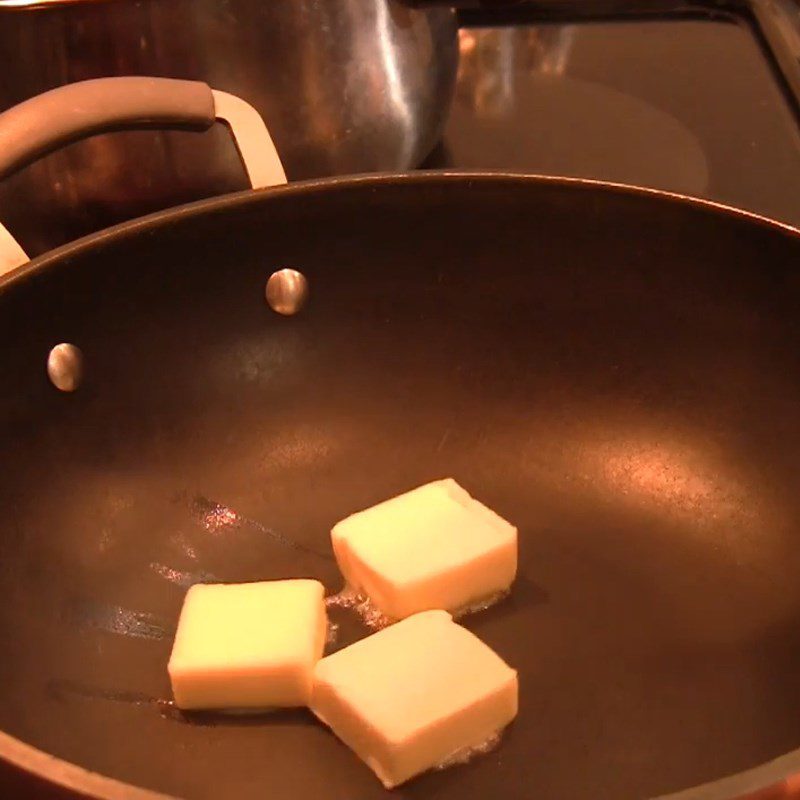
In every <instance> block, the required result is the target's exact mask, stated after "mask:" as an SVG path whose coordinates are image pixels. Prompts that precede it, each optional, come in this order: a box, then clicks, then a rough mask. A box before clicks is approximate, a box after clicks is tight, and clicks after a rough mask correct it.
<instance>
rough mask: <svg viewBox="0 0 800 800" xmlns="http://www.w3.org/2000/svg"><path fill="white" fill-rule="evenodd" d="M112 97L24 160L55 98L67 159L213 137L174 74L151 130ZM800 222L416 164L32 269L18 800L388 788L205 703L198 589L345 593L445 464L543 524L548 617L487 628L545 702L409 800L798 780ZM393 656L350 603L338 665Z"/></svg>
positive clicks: (17, 633)
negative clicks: (307, 583) (295, 291)
mask: <svg viewBox="0 0 800 800" xmlns="http://www.w3.org/2000/svg"><path fill="white" fill-rule="evenodd" d="M112 86H113V90H109V84H103V85H102V86H100V87H98V86H97V85H95V86H94V87H93V88H92V89H91V91H92V92H95V93H96V92H98V91H100V90H102V91H101V95H102V97H103V102H102V103H101V105H103V106H104V107H106V113H105V114H101V115H100V116H101V117H103V120H102V121H100V117H99V116H98V115H97V112H96V110H92V112H91V114H89V116H90V117H91V120H88V119H87V117H86V116H84V117H81V115H80V114H78V117H80V118H78V117H72V118H71V119H72V121H71V122H70V121H69V120H70V114H73V113H77V112H76V111H75V109H78V108H83V109H84V111H85V109H86V108H87V106H86V104H82V103H79V102H77V101H76V95H74V94H73V95H71V96H70V102H69V103H68V104H67V106H66V107H63V108H62V109H61V111H60V112H59V111H58V107H59V95H50V96H49V98H46V99H45V100H44V101H34V103H38V102H41V103H43V104H44V105H40V106H38V107H37V106H36V105H33V106H31V105H28V106H27V107H26V108H24V109H21V110H18V115H17V117H16V120H17V121H16V122H15V121H14V120H13V119H12V120H11V122H12V123H13V124H9V118H8V117H5V118H4V119H0V141H2V142H3V143H4V144H3V148H2V152H4V153H9V152H11V151H12V150H13V149H14V147H15V146H16V145H19V141H20V139H19V136H20V134H19V129H20V128H19V119H21V118H24V119H27V120H28V122H29V123H30V122H31V120H34V121H35V118H36V117H37V116H39V122H41V116H40V114H39V112H38V111H37V108H38V109H41V108H46V109H48V118H49V119H50V120H51V121H52V120H56V121H58V125H57V126H56V127H57V128H58V129H57V130H55V131H53V132H52V137H48V136H46V135H45V136H42V137H40V138H39V139H37V140H36V141H35V142H34V141H32V140H29V144H30V145H31V149H33V150H36V151H37V152H43V151H44V150H46V149H48V148H49V147H50V146H51V145H52V141H53V140H54V139H59V140H65V139H69V138H72V137H74V136H76V135H79V133H81V132H82V131H85V130H86V129H87V128H92V129H93V130H98V129H100V128H108V127H110V126H116V125H120V124H122V122H125V124H130V123H134V124H153V123H154V122H161V123H165V124H177V123H179V122H180V123H186V122H187V120H186V119H185V116H186V115H185V114H182V113H181V112H180V111H179V109H180V108H181V107H183V106H184V105H185V103H181V102H176V103H175V104H173V106H174V107H171V106H170V103H169V102H168V100H165V94H164V91H166V90H165V85H164V84H161V83H160V82H157V83H150V84H149V88H146V90H143V89H141V86H140V87H139V88H138V89H137V90H136V91H138V92H140V95H139V100H138V101H136V102H135V103H134V102H131V103H128V101H127V100H126V101H125V103H123V104H122V105H123V106H125V108H123V109H120V108H119V107H118V106H117V107H116V108H114V105H115V104H114V103H113V102H111V100H110V99H109V98H112V97H115V96H116V97H117V98H118V99H119V98H121V97H123V96H124V97H127V98H130V97H131V94H130V93H131V92H132V91H133V88H135V87H132V85H130V84H129V85H127V86H126V85H123V84H118V83H117V84H113V85H112ZM186 88H187V87H185V86H177V88H176V85H170V88H169V91H168V94H167V95H166V96H168V95H169V92H177V95H176V96H182V97H183V98H184V100H185V97H186V96H185V95H181V91H182V90H185V89H186ZM63 91H66V90H63ZM72 91H73V92H74V91H83V89H81V88H80V87H79V88H78V89H77V90H76V89H74V88H73V90H72ZM109 91H110V94H109ZM192 91H197V92H199V93H200V94H198V95H197V96H196V97H195V100H197V97H199V96H200V95H202V94H203V91H205V92H206V99H205V100H204V101H203V102H204V103H205V105H204V106H203V107H204V109H205V110H204V111H202V113H201V112H197V113H196V114H195V115H194V118H193V121H192V124H193V125H201V124H202V125H207V124H210V121H211V118H212V117H213V116H214V96H213V95H211V96H210V99H209V95H208V91H209V90H208V89H207V88H205V89H204V88H198V87H197V86H194V87H193V88H192ZM142 92H143V93H144V94H143V95H142V94H141V93H142ZM143 96H144V97H145V99H144V100H143V99H142V97H143ZM61 97H64V95H61ZM96 97H97V95H95V99H96ZM83 99H84V100H86V97H85V96H84V98H83ZM156 100H157V102H156ZM120 102H122V101H120ZM48 104H49V105H48ZM154 104H155V106H158V108H159V109H160V111H159V113H155V111H154V110H153V109H154ZM159 104H160V105H159ZM137 105H138V112H137V111H136V109H135V108H134V106H137ZM194 107H195V108H198V107H199V106H194ZM70 109H72V111H70ZM62 112H63V113H62ZM87 113H88V112H87ZM31 115H32V116H31ZM156 117H157V119H156ZM123 118H124V119H123ZM90 123H91V124H90ZM22 127H24V128H25V130H27V131H28V134H26V135H32V134H31V133H30V132H31V131H33V130H34V129H35V125H33V124H29V125H26V126H22ZM239 133H240V134H241V130H240V131H239ZM241 138H242V139H247V140H248V141H247V143H246V144H244V145H242V142H241V141H240V145H241V149H242V151H243V152H245V153H246V152H249V153H253V151H254V150H258V148H257V147H255V146H254V140H253V139H252V137H247V136H245V135H243V134H242V136H241ZM14 143H16V145H15V144H14ZM34 145H35V146H34ZM266 150H267V151H268V150H269V148H268V147H267V148H266ZM29 156H30V152H29V149H27V148H25V147H18V148H17V149H16V150H15V155H14V157H13V159H12V158H10V157H6V158H4V160H3V161H2V171H3V172H6V173H7V172H9V171H10V170H11V169H13V168H16V167H17V166H18V165H19V164H20V163H22V162H23V161H25V159H26V158H28V157H29ZM0 158H3V156H2V155H0ZM272 166H273V167H274V166H275V165H274V164H273V165H272ZM144 168H146V165H143V169H144ZM273 176H274V173H273ZM799 237H800V234H799V233H798V232H797V231H795V230H792V229H790V228H788V227H785V226H782V225H779V224H778V223H775V222H770V221H769V220H765V219H761V218H758V217H756V216H754V215H751V214H747V213H745V212H742V211H737V210H733V209H730V208H723V207H721V206H718V205H715V204H712V203H708V202H703V201H700V200H692V199H688V198H682V197H677V196H672V195H667V194H664V193H660V192H654V191H648V190H644V189H632V188H626V187H621V186H612V185H608V184H600V183H594V182H591V181H583V180H566V179H549V178H542V177H525V176H514V175H467V174H416V175H392V176H373V177H353V178H348V179H336V180H326V181H315V182H307V183H298V184H295V185H291V186H288V187H279V188H273V189H269V190H266V191H258V192H254V191H250V192H244V193H240V194H235V195H230V196H226V197H221V198H218V199H214V200H210V201H203V202H201V203H197V204H193V205H189V206H184V207H181V208H177V209H174V210H171V211H168V212H164V213H160V214H157V215H155V216H151V217H148V218H146V219H141V220H136V221H133V222H130V223H127V224H124V225H122V226H119V227H116V228H113V229H111V230H107V231H104V232H103V233H100V234H97V235H94V236H91V237H89V238H86V239H83V240H81V241H79V242H76V243H74V244H71V245H68V246H66V247H63V248H61V249H59V250H57V251H55V252H52V253H50V254H47V255H45V256H43V257H40V258H37V259H35V260H34V261H32V262H30V263H28V264H25V265H22V266H19V267H17V268H16V269H13V270H12V271H10V272H9V274H8V275H7V276H6V277H5V278H3V279H2V282H0V341H1V342H2V343H3V344H2V347H0V375H2V389H0V436H2V442H3V447H2V451H0V459H2V471H1V473H0V474H1V475H2V479H1V480H0V509H2V536H1V537H0V597H2V600H3V602H2V603H0V641H2V659H0V728H2V730H3V731H4V733H3V734H1V735H0V754H2V756H3V763H4V765H5V766H4V775H3V780H5V781H6V783H5V784H4V785H6V786H8V787H11V788H9V789H6V790H5V795H4V796H9V797H25V796H31V797H64V796H72V795H74V794H77V795H84V796H95V797H107V798H152V797H155V796H162V795H171V796H181V797H189V798H212V797H213V798H255V797H265V796H266V797H270V798H290V797H291V798H332V799H337V798H342V799H344V798H348V799H349V798H359V799H362V798H363V799H364V800H370V799H371V798H381V797H386V796H387V795H386V793H385V792H384V790H383V789H382V788H381V787H380V786H379V784H378V782H377V781H376V780H375V779H374V777H373V776H372V775H371V773H370V772H369V770H368V769H367V768H366V767H364V766H363V765H362V764H361V763H359V761H358V760H357V759H356V758H355V757H354V756H353V755H352V754H351V753H350V752H348V751H347V749H346V748H345V747H344V746H343V745H341V744H340V743H339V742H338V741H337V740H336V739H335V737H333V736H332V735H331V734H330V733H329V732H327V731H326V730H325V729H323V728H322V727H321V726H319V725H317V724H315V723H314V721H313V720H312V719H311V717H310V715H309V714H308V713H306V712H304V711H301V710H298V711H295V710H292V711H287V712H280V713H275V714H272V715H269V716H262V717H258V718H225V717H220V716H203V715H200V716H193V717H188V716H182V715H180V714H178V713H177V712H176V711H175V709H173V708H172V707H170V706H169V705H168V704H167V703H166V702H165V701H167V700H168V699H169V685H168V680H167V674H166V662H167V658H168V654H169V649H170V644H171V632H172V630H173V628H174V625H175V621H176V619H177V615H178V612H179V609H180V605H181V602H182V598H183V594H184V592H185V588H186V586H187V585H189V584H191V583H192V582H193V581H197V580H223V581H246V580H254V579H271V578H282V577H290V576H291V577H297V576H314V577H317V578H319V579H320V580H322V581H323V582H324V583H325V585H326V587H328V589H329V590H330V591H332V592H333V591H336V590H338V588H339V587H340V581H341V578H340V577H339V574H338V571H337V569H336V566H335V563H334V562H333V560H332V558H331V550H330V546H329V534H328V531H329V529H330V527H331V525H332V524H333V523H334V522H335V521H337V520H338V519H340V518H342V517H343V516H345V515H346V514H348V513H350V512H352V511H354V510H357V509H360V508H364V507H366V506H368V505H370V504H372V503H375V502H377V501H379V500H381V499H385V498H386V497H388V496H390V495H393V494H397V493H399V492H401V491H403V490H406V489H409V488H411V487H413V486H416V485H418V484H421V483H423V482H425V481H428V480H431V479H434V478H439V477H444V476H453V477H455V478H456V479H458V480H459V481H460V482H461V483H462V484H463V485H464V486H465V487H466V488H467V489H469V490H470V491H471V492H472V493H474V494H476V495H477V496H478V497H479V498H480V499H481V500H483V501H484V502H486V503H487V504H488V505H490V506H491V507H493V508H495V509H496V510H497V511H498V512H499V513H501V514H502V515H503V516H505V517H507V518H508V519H510V520H512V521H513V522H514V523H516V524H517V525H518V526H519V530H520V573H519V577H518V580H517V581H516V583H515V586H514V589H513V592H512V594H511V596H510V597H509V598H508V599H506V600H505V601H504V602H503V603H501V604H499V605H497V606H496V607H495V608H493V609H491V610H489V611H486V612H484V613H481V614H478V615H475V616H472V617H468V618H466V619H465V621H464V623H465V624H466V625H467V626H468V627H469V628H471V629H472V630H473V631H475V632H476V633H477V634H478V635H479V636H480V637H481V638H482V639H483V640H485V641H486V642H487V643H488V644H489V645H491V646H492V647H494V648H495V649H496V650H497V651H498V652H499V653H500V654H502V656H503V657H504V658H505V659H507V660H508V662H509V663H510V664H512V665H513V666H515V667H516V668H517V669H518V670H519V673H520V682H521V697H520V701H521V707H520V713H519V717H518V719H517V720H516V721H515V722H514V723H513V724H512V726H511V728H510V729H509V730H508V732H507V733H506V735H505V737H504V740H503V742H502V744H501V746H500V747H499V748H498V749H497V750H495V751H494V752H492V753H491V754H488V755H487V756H485V757H483V758H480V759H478V760H475V761H473V762H472V763H470V764H468V765H466V766H463V767H459V768H457V769H451V770H448V771H443V772H434V773H430V774H428V775H425V776H423V777H421V778H419V779H417V780H415V781H413V782H411V783H410V784H408V785H407V786H405V787H402V788H400V789H398V790H396V791H395V792H394V796H395V797H400V798H409V799H410V798H440V799H441V800H446V799H447V798H461V799H463V798H484V797H490V796H502V797H506V798H531V797H537V798H585V797H592V798H629V797H655V796H663V795H668V794H670V793H677V794H675V795H674V797H675V798H681V800H687V798H695V799H696V800H700V799H701V798H704V799H706V798H723V797H725V798H733V797H739V796H742V795H745V794H747V793H748V792H752V791H755V790H756V789H759V788H762V787H768V786H770V785H772V784H778V788H776V789H775V792H778V790H779V789H780V787H781V786H782V787H783V788H786V787H788V786H790V785H791V779H788V780H787V776H789V775H791V774H792V773H793V772H795V771H797V770H798V768H800V753H798V752H797V751H795V752H792V751H794V750H795V748H797V747H798V746H800V580H798V576H800V547H798V544H799V543H800V539H798V520H800V492H798V466H797V465H798V453H800V413H798V411H799V410H800V405H799V404H800V329H799V325H800V316H798V310H800V271H798V265H799V264H800V238H799ZM22 259H23V256H22V255H21V254H20V253H19V252H16V253H15V254H14V258H11V257H9V260H10V261H13V260H17V261H19V260H22ZM284 268H293V269H295V270H298V271H300V272H301V273H302V274H303V275H304V276H305V278H306V279H307V282H308V287H309V289H310V292H309V295H308V302H307V303H306V305H305V307H304V308H303V309H302V310H301V311H300V313H298V314H295V315H285V314H277V313H275V312H274V311H273V310H272V309H271V308H270V306H269V305H268V303H267V302H265V296H264V289H265V284H266V282H267V279H268V278H269V277H270V276H271V275H272V274H273V273H274V272H276V271H279V270H281V269H284ZM59 343H68V344H71V345H74V346H76V347H78V348H80V351H81V352H82V354H83V361H82V364H83V373H82V380H80V381H78V378H79V375H78V374H77V372H74V371H73V372H71V373H70V371H69V370H70V367H71V366H74V364H75V362H74V361H72V362H71V361H69V359H67V361H66V362H65V364H61V366H62V367H64V368H65V369H66V373H67V374H68V377H69V375H71V377H72V385H71V386H70V384H69V381H67V382H66V383H65V382H64V381H63V380H61V379H63V377H64V371H63V370H62V372H60V373H59V372H58V371H57V370H56V371H55V372H54V371H53V370H52V369H51V375H54V377H56V379H57V380H60V383H61V385H62V386H63V387H64V388H74V386H75V385H77V384H78V383H79V385H77V389H76V390H75V391H73V392H62V391H57V390H56V389H55V388H54V386H53V385H52V384H51V382H50V380H49V379H48V372H47V368H46V362H47V360H48V354H49V353H50V351H51V348H53V347H54V345H57V344H59ZM50 366H51V367H52V366H53V364H52V361H51V364H50ZM59 376H60V378H59ZM363 635H364V631H363V630H360V629H359V627H358V623H357V621H353V620H348V619H344V620H342V629H341V631H340V637H339V641H338V643H337V646H341V645H342V644H345V643H347V641H350V640H352V639H354V638H356V637H358V636H363ZM787 753H789V755H785V754H787ZM725 776H728V777H725ZM731 776H732V777H731ZM134 787H139V788H134ZM687 787H699V788H687ZM154 793H157V794H154ZM763 796H764V797H766V796H778V795H777V794H774V795H772V794H769V795H763Z"/></svg>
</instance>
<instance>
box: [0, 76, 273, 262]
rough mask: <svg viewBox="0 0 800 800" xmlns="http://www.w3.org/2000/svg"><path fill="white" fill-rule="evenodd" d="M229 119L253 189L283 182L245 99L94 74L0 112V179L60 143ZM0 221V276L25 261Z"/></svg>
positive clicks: (166, 81) (194, 86)
mask: <svg viewBox="0 0 800 800" xmlns="http://www.w3.org/2000/svg"><path fill="white" fill-rule="evenodd" d="M216 121H219V122H223V123H225V124H227V126H228V127H229V128H230V131H231V134H232V135H233V139H234V142H235V144H236V149H237V150H238V152H239V156H240V157H241V159H242V163H243V164H244V168H245V170H246V172H247V177H248V179H249V180H250V185H251V186H252V187H253V188H254V189H260V188H263V187H266V186H275V185H278V184H282V183H286V173H285V172H284V169H283V165H282V164H281V160H280V157H279V156H278V151H277V150H276V149H275V144H274V142H273V141H272V137H271V136H270V135H269V131H268V130H267V127H266V125H265V124H264V121H263V120H262V119H261V116H260V115H259V113H258V112H257V111H256V110H255V109H254V108H253V107H252V106H251V105H250V104H249V103H247V102H245V101H244V100H242V99H241V98H239V97H236V96H235V95H232V94H228V93H227V92H220V91H217V90H214V89H211V88H210V87H209V86H207V85H206V84H205V83H201V82H199V81H184V80H174V79H172V78H138V77H126V78H98V79H95V80H89V81H81V82H80V83H72V84H69V85H67V86H61V87H59V88H58V89H52V90H51V91H49V92H45V93H44V94H40V95H38V96H37V97H34V98H32V99H30V100H26V101H25V102H23V103H20V104H19V105H17V106H14V107H13V108H10V109H9V110H8V111H5V112H3V113H2V114H0V179H3V178H6V177H8V176H9V175H12V174H13V173H14V172H17V171H18V170H20V169H22V168H23V167H25V166H27V165H28V164H30V163H31V162H32V161H35V160H36V159H37V158H39V157H40V156H43V155H46V154H47V153H50V152H52V151H53V150H57V149H58V148H59V147H62V146H63V145H65V144H68V143H70V142H74V141H77V140H78V139H85V138H86V137H88V136H92V135H94V134H96V133H105V132H109V131H117V130H129V129H132V128H177V129H184V130H196V131H204V130H207V129H208V128H210V127H211V126H212V125H213V124H214V122H216ZM28 260H29V259H28V256H27V255H26V254H25V251H24V250H23V249H22V247H20V245H19V244H18V243H17V241H16V240H15V239H14V237H13V236H11V234H10V233H9V232H8V230H6V228H5V227H3V225H2V224H1V223H0V275H3V274H4V273H6V272H9V271H11V270H12V269H15V268H16V267H18V266H21V265H22V264H24V263H26V262H27V261H28Z"/></svg>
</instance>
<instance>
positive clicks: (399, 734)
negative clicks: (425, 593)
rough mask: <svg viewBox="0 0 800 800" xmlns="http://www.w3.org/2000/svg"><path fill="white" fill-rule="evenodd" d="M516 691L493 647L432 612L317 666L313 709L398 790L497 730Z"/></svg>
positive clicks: (513, 676)
mask: <svg viewBox="0 0 800 800" xmlns="http://www.w3.org/2000/svg"><path fill="white" fill-rule="evenodd" d="M517 694H518V690H517V673H516V672H515V671H514V670H513V669H511V668H510V667H509V666H508V665H507V664H506V663H505V662H504V661H503V660H502V659H501V658H500V657H499V656H498V655H497V654H496V653H495V652H494V651H493V650H492V649H491V648H489V647H488V646H487V645H485V644H484V643H483V642H481V641H480V639H478V638H477V637H476V636H474V635H473V634H472V633H470V632H469V631H468V630H467V629H466V628H462V627H461V626H460V625H458V624H456V623H455V622H453V619H452V617H451V616H450V614H448V613H447V612H446V611H424V612H422V613H420V614H416V615H414V616H412V617H409V618H408V619H405V620H403V621H402V622H398V623H397V624H396V625H393V626H391V627H389V628H385V629H384V630H382V631H380V632H379V633H375V634H373V635H372V636H369V637H367V638H366V639H362V640H361V641H360V642H357V643H356V644H353V645H351V646H350V647H347V648H345V649H343V650H340V651H339V652H337V653H334V654H333V655H330V656H327V657H326V658H323V659H322V660H321V661H319V662H318V663H317V666H316V668H315V669H314V689H313V693H312V697H311V710H312V711H313V712H314V714H316V715H317V717H319V719H320V720H322V722H324V723H325V724H326V725H328V726H329V727H330V728H332V730H333V732H334V733H335V734H336V735H337V736H338V737H339V738H340V739H341V740H342V741H343V742H344V743H345V744H346V745H348V746H349V747H350V748H351V749H352V750H354V751H355V753H356V754H357V755H358V756H359V757H360V758H361V759H362V760H363V761H365V762H366V763H367V765H368V766H369V767H370V768H371V769H372V770H373V771H374V772H375V774H376V775H377V776H378V778H380V780H381V781H382V782H383V784H384V786H386V788H387V789H390V788H392V787H394V786H397V785H398V784H401V783H403V782H404V781H407V780H408V779H409V778H412V777H414V776H415V775H418V774H419V773H421V772H424V771H425V770H427V769H430V768H431V767H434V766H436V765H437V764H440V763H441V762H443V761H446V760H447V759H448V758H450V757H452V756H453V755H455V754H456V753H461V752H463V751H464V750H466V749H468V748H471V747H478V746H480V745H481V744H482V743H484V742H485V741H486V740H487V739H489V738H490V737H492V736H493V735H494V734H496V733H498V732H499V731H500V730H502V729H503V728H504V727H505V726H506V725H507V724H508V723H509V722H511V720H512V719H513V718H514V717H515V716H516V714H517Z"/></svg>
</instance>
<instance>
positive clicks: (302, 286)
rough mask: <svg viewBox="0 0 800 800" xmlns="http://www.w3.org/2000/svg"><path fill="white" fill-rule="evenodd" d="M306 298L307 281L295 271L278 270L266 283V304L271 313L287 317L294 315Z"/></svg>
mask: <svg viewBox="0 0 800 800" xmlns="http://www.w3.org/2000/svg"><path fill="white" fill-rule="evenodd" d="M307 298H308V281H307V280H306V276H305V275H303V273H302V272H298V271H297V270H296V269H279V270H278V271H277V272H273V273H272V275H270V276H269V280H268V281H267V302H268V303H269V307H270V308H271V309H272V310H273V311H277V312H278V314H284V315H285V316H287V317H290V316H292V314H296V313H297V312H298V311H299V310H300V309H301V308H302V307H303V306H304V305H305V302H306V299H307Z"/></svg>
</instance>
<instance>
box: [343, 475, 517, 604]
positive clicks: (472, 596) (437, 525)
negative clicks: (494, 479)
mask: <svg viewBox="0 0 800 800" xmlns="http://www.w3.org/2000/svg"><path fill="white" fill-rule="evenodd" d="M331 541H332V543H333V550H334V554H335V555H336V560H337V562H338V564H339V569H340V570H341V571H342V574H343V575H344V577H345V580H346V581H347V584H348V585H349V586H350V587H351V588H352V589H354V590H355V591H357V592H361V593H363V594H366V595H367V596H368V597H369V598H370V599H371V600H372V602H373V603H374V604H375V605H376V606H377V607H378V609H380V610H381V611H382V612H383V613H384V614H386V615H387V616H389V617H393V618H395V619H402V618H404V617H407V616H409V615H411V614H416V613H417V612H419V611H425V610H428V609H436V608H442V609H447V610H448V611H458V610H459V609H461V608H463V607H465V606H469V605H470V604H472V603H474V602H476V601H479V600H483V599H484V598H486V597H488V596H491V595H493V594H496V593H497V592H502V591H504V590H506V589H508V587H509V586H510V585H511V583H512V581H513V580H514V577H515V575H516V572H517V529H516V528H515V527H514V526H513V525H511V524H510V523H509V522H506V520H504V519H503V518H502V517H500V516H499V515H498V514H495V512H494V511H492V510H491V509H489V508H487V507H486V506H485V505H483V504H482V503H480V502H478V501H477V500H475V499H473V498H472V497H470V495H469V494H468V493H467V492H466V491H465V490H464V489H462V488H461V487H460V486H459V485H458V484H457V483H456V482H455V481H454V480H452V479H451V478H448V479H445V480H440V481H434V482H433V483H428V484H425V485H424V486H420V487H419V488H417V489H413V490H412V491H410V492H406V493H405V494H401V495H399V496H397V497H393V498H392V499H391V500H386V501H385V502H383V503H379V504H378V505H376V506H372V508H368V509H366V510H365V511H360V512H358V513H356V514H353V515H352V516H349V517H347V518H346V519H344V520H342V521H341V522H339V523H337V524H336V525H335V526H334V528H333V530H332V531H331Z"/></svg>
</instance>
